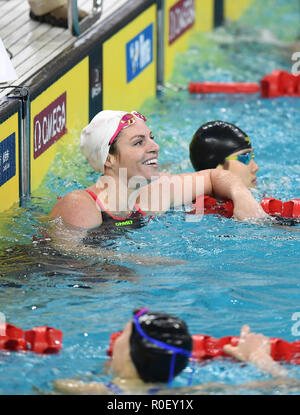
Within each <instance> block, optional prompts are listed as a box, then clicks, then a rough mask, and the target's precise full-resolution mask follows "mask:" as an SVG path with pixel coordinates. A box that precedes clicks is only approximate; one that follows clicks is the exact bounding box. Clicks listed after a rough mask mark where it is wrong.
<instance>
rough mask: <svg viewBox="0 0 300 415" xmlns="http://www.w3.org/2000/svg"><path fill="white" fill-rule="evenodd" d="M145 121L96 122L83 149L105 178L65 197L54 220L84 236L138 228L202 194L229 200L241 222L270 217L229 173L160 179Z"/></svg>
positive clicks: (109, 117)
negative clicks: (100, 229) (102, 229)
mask: <svg viewBox="0 0 300 415" xmlns="http://www.w3.org/2000/svg"><path fill="white" fill-rule="evenodd" d="M145 121H146V118H145V117H144V116H143V115H141V114H139V113H137V112H136V111H133V112H132V113H128V112H125V111H109V110H106V111H102V112H100V113H98V114H97V115H96V116H95V117H94V118H93V120H92V121H91V122H90V124H89V125H88V126H87V127H85V128H84V129H83V131H82V133H81V144H80V146H81V150H82V152H83V154H84V155H85V156H86V158H87V160H88V162H89V163H90V165H91V166H92V167H93V169H94V170H95V171H97V172H99V173H102V176H100V178H99V180H98V181H97V182H96V183H95V184H93V185H91V186H90V187H89V188H87V189H85V190H75V191H72V192H70V193H68V194H66V195H65V196H64V197H63V198H62V199H60V200H59V201H58V202H57V203H56V205H55V206H54V207H53V209H52V211H51V213H50V216H51V217H53V218H61V219H62V221H63V223H64V224H68V225H71V226H74V227H76V228H77V229H79V228H81V229H82V230H88V229H92V228H97V227H99V226H100V225H102V226H103V225H108V226H110V227H118V228H120V227H132V226H134V227H138V226H142V225H143V224H144V222H145V220H146V217H147V215H156V214H161V213H164V212H166V211H168V210H169V209H170V208H171V207H173V206H183V205H187V204H190V203H191V202H192V201H193V200H195V199H196V197H197V196H201V195H203V193H204V194H208V195H215V196H216V197H218V198H220V199H231V200H232V201H233V202H234V217H235V218H236V219H238V220H246V219H249V218H262V217H265V216H267V215H266V214H265V212H264V211H263V209H262V208H261V206H260V205H259V204H258V203H257V202H256V201H255V199H254V198H253V196H252V194H251V193H250V191H249V190H248V189H247V188H246V186H245V185H244V183H243V182H242V180H241V179H240V178H239V177H238V176H236V175H235V174H232V173H231V172H230V171H225V170H220V169H212V170H205V171H201V172H194V173H185V174H177V175H170V174H165V173H159V163H158V153H159V150H160V148H159V146H158V144H157V143H156V142H155V140H154V136H153V134H152V132H151V130H150V129H149V128H148V126H147V124H146V122H145ZM200 181H201V185H199V183H200ZM174 183H175V184H174ZM148 219H149V216H148ZM148 219H147V220H148Z"/></svg>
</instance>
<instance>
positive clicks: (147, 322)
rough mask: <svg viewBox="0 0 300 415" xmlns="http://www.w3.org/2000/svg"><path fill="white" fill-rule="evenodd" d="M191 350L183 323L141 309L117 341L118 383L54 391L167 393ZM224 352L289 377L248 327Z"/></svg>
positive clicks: (68, 383)
mask: <svg viewBox="0 0 300 415" xmlns="http://www.w3.org/2000/svg"><path fill="white" fill-rule="evenodd" d="M192 348H193V341H192V337H191V335H190V333H189V331H188V327H187V325H186V324H185V322H184V321H182V320H180V319H179V318H177V317H174V316H171V315H169V314H165V313H154V312H150V311H149V310H148V309H147V308H143V309H141V310H139V311H135V312H134V313H133V320H132V321H130V322H129V323H127V324H126V326H125V328H124V330H123V332H122V334H121V335H120V336H119V337H118V338H117V339H116V340H115V343H114V345H113V350H112V359H111V369H112V371H113V372H114V374H115V375H116V377H115V378H114V380H113V381H112V382H110V383H108V384H101V383H97V382H92V383H85V382H82V381H78V380H73V379H59V380H56V381H55V382H54V388H55V389H56V390H57V391H59V392H62V393H73V394H122V393H143V394H154V393H159V392H162V391H163V390H165V392H167V390H166V386H165V384H166V383H168V386H169V387H170V386H171V384H172V381H173V378H174V377H175V376H177V375H178V374H179V373H180V372H181V371H182V370H183V369H185V367H186V366H187V364H188V361H189V358H192V353H191V351H192ZM224 351H225V352H226V353H227V354H228V355H230V356H233V357H234V358H236V359H238V360H241V361H248V362H251V363H254V364H255V365H256V366H257V367H259V368H260V369H262V370H263V371H265V372H268V373H272V374H273V375H274V376H285V375H286V372H285V369H283V368H282V367H280V366H279V364H278V363H276V362H275V361H274V360H273V359H272V357H271V356H270V344H269V339H268V338H267V337H265V336H263V335H262V334H255V333H250V328H249V327H248V326H243V328H242V330H241V335H240V340H239V344H238V346H236V347H233V346H231V345H226V346H224ZM192 373H193V372H191V374H192ZM191 380H192V379H191V378H190V380H189V384H190V383H191Z"/></svg>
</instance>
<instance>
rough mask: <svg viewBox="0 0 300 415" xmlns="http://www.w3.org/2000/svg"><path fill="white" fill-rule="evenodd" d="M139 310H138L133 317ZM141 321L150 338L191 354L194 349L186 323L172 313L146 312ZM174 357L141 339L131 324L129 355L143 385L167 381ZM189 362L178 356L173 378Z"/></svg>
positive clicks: (186, 358) (184, 357)
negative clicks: (144, 383)
mask: <svg viewBox="0 0 300 415" xmlns="http://www.w3.org/2000/svg"><path fill="white" fill-rule="evenodd" d="M138 311H139V310H135V311H134V313H133V314H134V315H135V314H136V313H137V312H138ZM138 322H139V325H140V327H141V328H142V330H143V331H144V332H145V334H146V335H147V336H149V337H151V338H153V339H156V340H159V341H161V342H164V343H167V344H168V345H171V346H175V347H178V348H182V349H185V350H186V351H188V352H190V351H191V350H192V347H193V341H192V337H191V335H190V333H189V331H188V328H187V325H186V324H185V322H184V321H183V320H181V319H179V318H177V317H174V316H171V315H170V314H166V313H154V312H151V311H147V312H145V313H143V314H142V315H141V317H139V319H138ZM172 354H173V353H172V351H170V350H167V349H165V348H162V347H159V346H158V345H157V344H154V343H153V342H150V341H149V340H148V339H147V338H145V337H142V336H141V335H140V334H139V332H138V331H137V328H136V326H135V324H134V323H132V333H131V336H130V356H131V359H132V361H133V364H134V366H135V368H136V370H137V372H138V374H139V377H140V378H141V379H142V380H143V381H144V382H168V379H169V374H170V364H171V358H172ZM188 361H189V357H188V356H187V355H183V354H179V353H178V354H176V359H175V366H174V376H176V375H178V374H179V373H180V372H181V371H182V370H183V369H184V368H185V367H186V365H187V364H188Z"/></svg>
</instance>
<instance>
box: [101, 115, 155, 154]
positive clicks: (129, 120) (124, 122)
mask: <svg viewBox="0 0 300 415" xmlns="http://www.w3.org/2000/svg"><path fill="white" fill-rule="evenodd" d="M135 117H137V118H139V119H140V120H143V121H147V118H146V117H144V116H143V115H142V114H140V113H139V112H137V111H132V112H130V113H128V114H125V115H123V117H122V118H121V120H120V122H119V125H118V128H117V129H116V132H115V133H114V135H113V136H112V138H111V139H110V140H109V143H108V145H110V146H111V145H112V143H113V142H114V140H115V138H116V137H117V135H118V134H119V132H120V131H121V130H123V128H127V127H129V126H130V125H131V124H134V123H135Z"/></svg>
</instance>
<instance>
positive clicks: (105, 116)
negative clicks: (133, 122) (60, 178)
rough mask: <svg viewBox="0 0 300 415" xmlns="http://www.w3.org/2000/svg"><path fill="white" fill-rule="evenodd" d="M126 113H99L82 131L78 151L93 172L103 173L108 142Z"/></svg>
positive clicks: (107, 111) (108, 111)
mask: <svg viewBox="0 0 300 415" xmlns="http://www.w3.org/2000/svg"><path fill="white" fill-rule="evenodd" d="M125 114H128V112H127V111H110V110H105V111H101V112H99V113H98V114H97V115H96V116H95V117H94V118H93V119H92V121H91V122H90V123H89V124H88V125H87V126H86V127H85V128H84V129H83V130H82V132H81V137H80V149H81V151H82V153H83V155H84V156H85V157H86V158H87V160H88V162H89V163H90V165H91V166H92V167H93V169H94V170H96V171H99V172H102V173H103V172H104V164H105V162H106V159H107V156H108V152H109V141H110V139H111V138H112V137H113V136H114V134H115V133H116V131H117V129H118V126H119V124H120V121H121V118H122V117H123V116H124V115H125Z"/></svg>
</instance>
